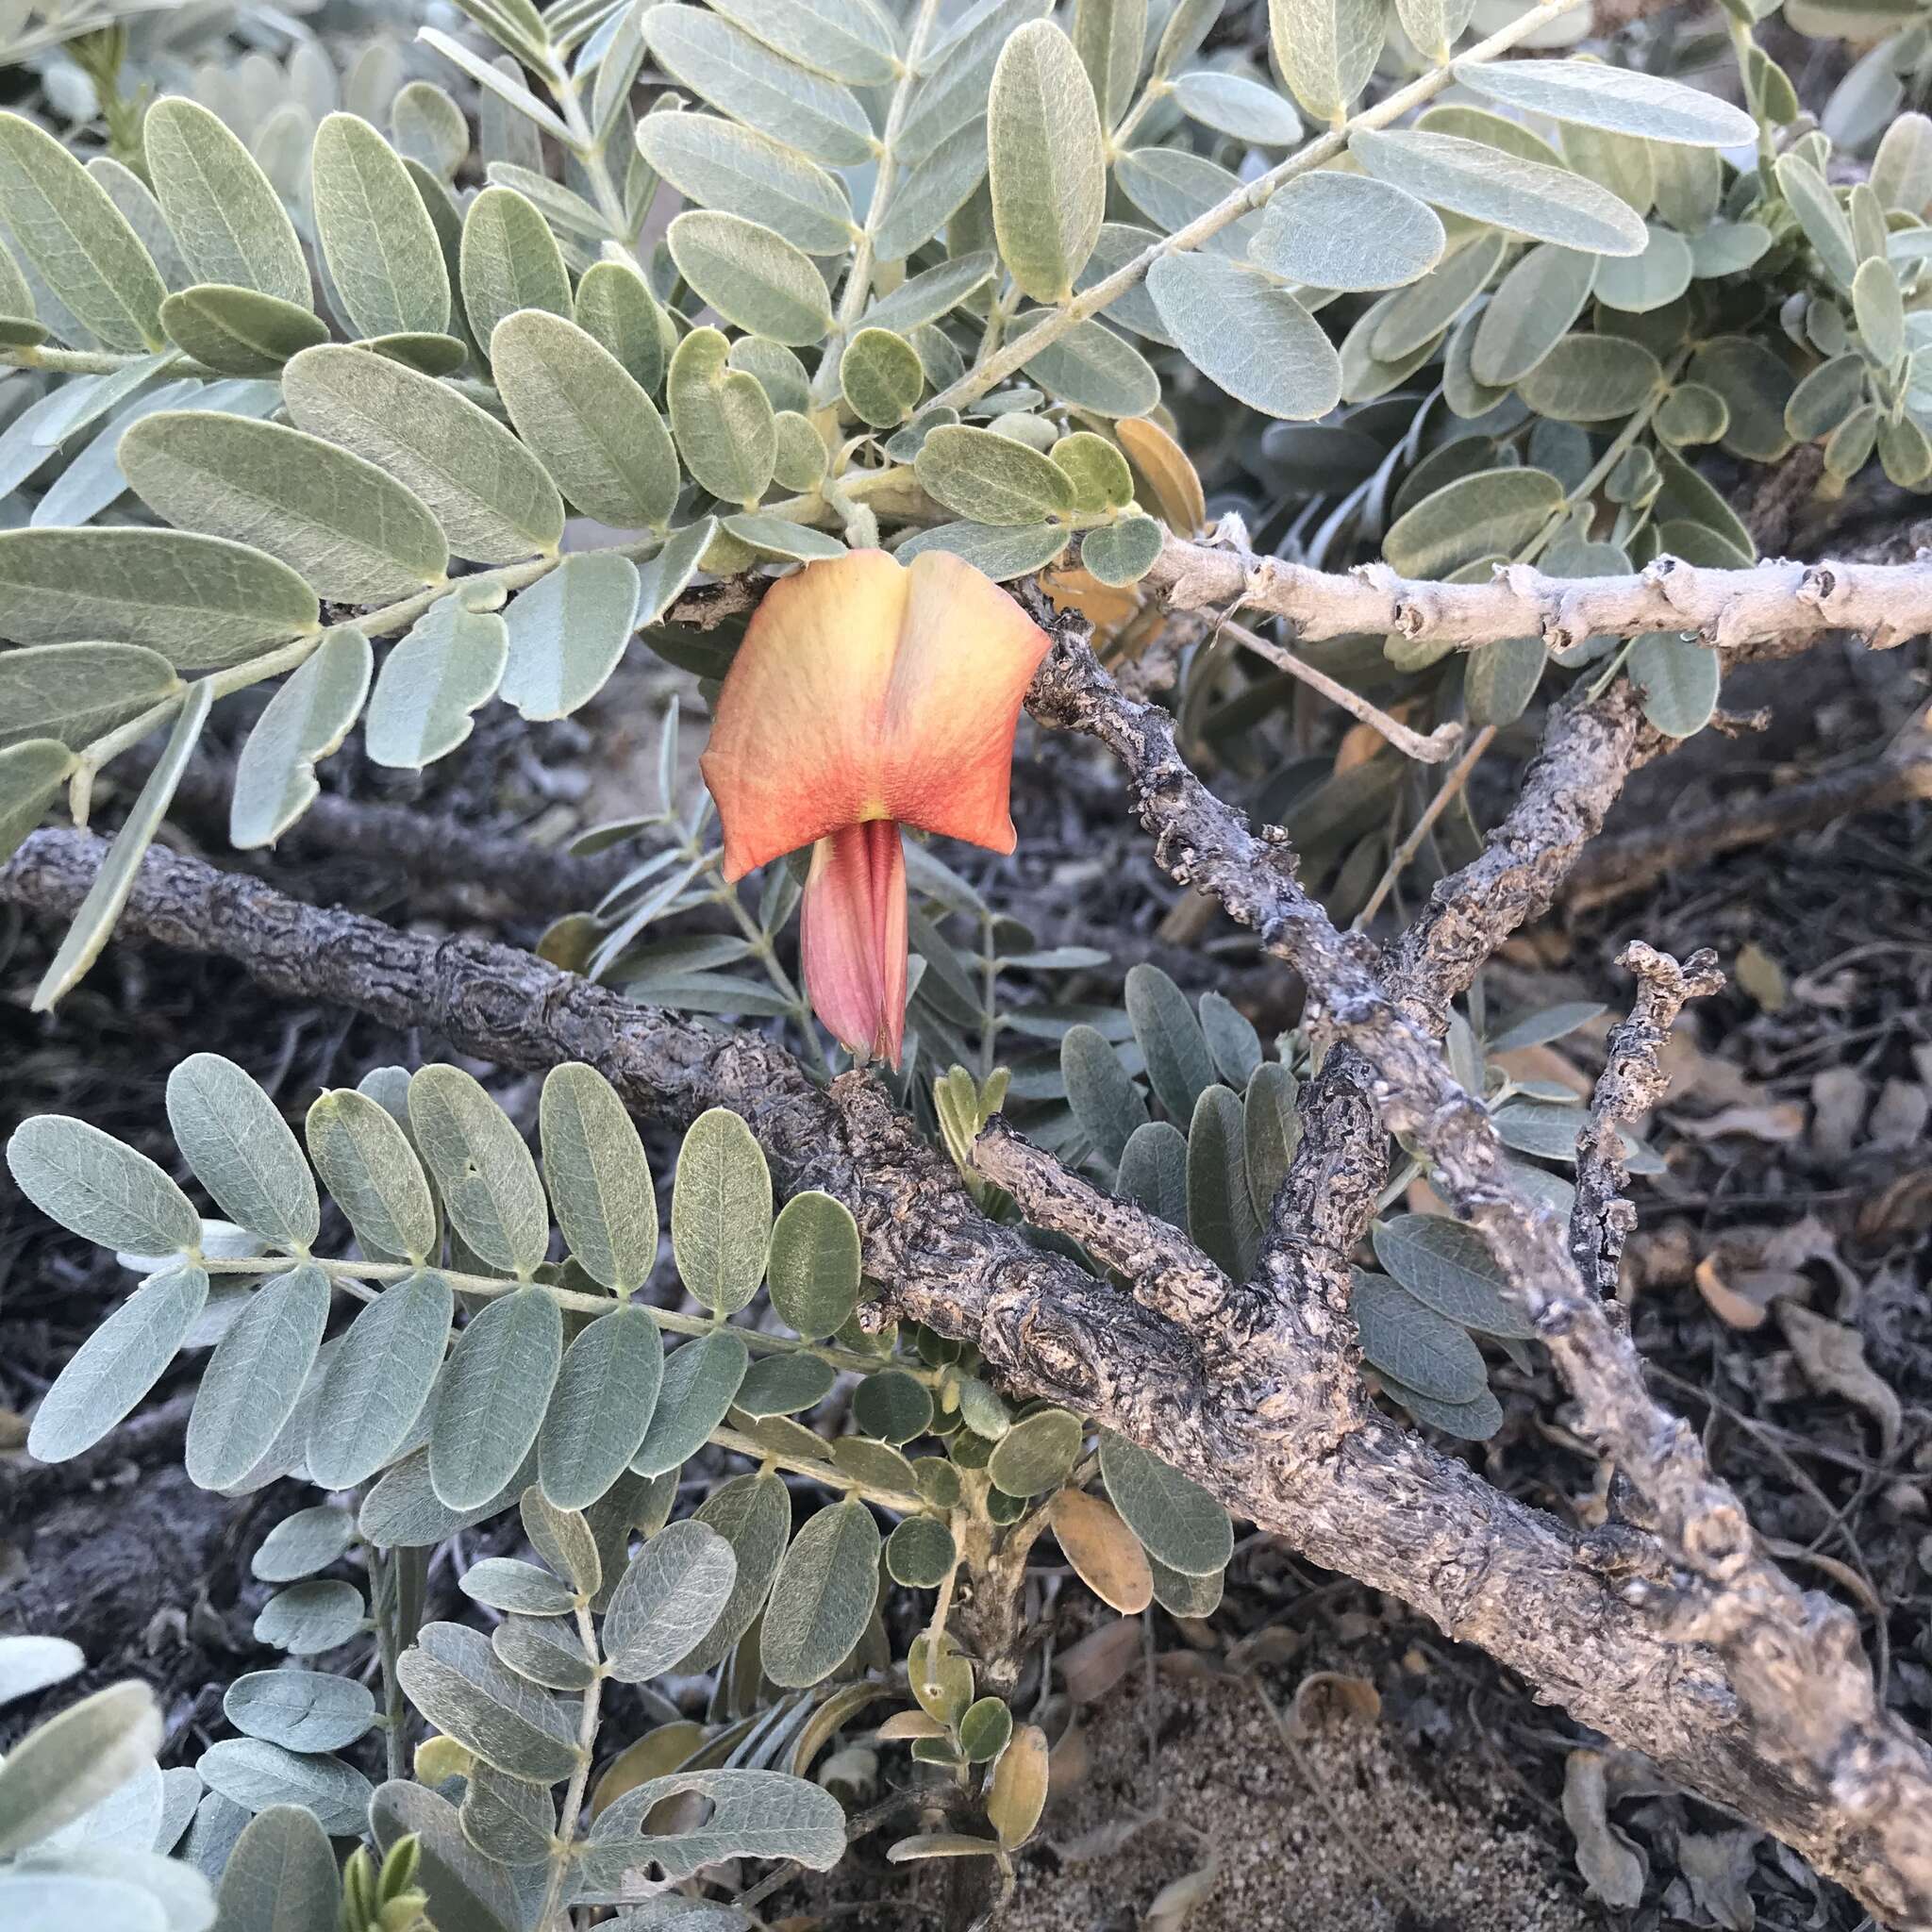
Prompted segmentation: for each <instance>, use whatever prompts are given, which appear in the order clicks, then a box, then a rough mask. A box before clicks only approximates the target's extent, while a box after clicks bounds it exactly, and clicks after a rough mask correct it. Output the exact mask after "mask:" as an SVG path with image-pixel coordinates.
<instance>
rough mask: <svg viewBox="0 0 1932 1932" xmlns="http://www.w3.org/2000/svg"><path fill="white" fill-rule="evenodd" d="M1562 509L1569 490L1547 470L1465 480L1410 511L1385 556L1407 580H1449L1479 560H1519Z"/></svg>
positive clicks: (1387, 542)
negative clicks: (1565, 491) (1517, 555)
mask: <svg viewBox="0 0 1932 1932" xmlns="http://www.w3.org/2000/svg"><path fill="white" fill-rule="evenodd" d="M1562 505H1563V486H1562V485H1561V484H1560V483H1559V482H1557V479H1556V478H1555V477H1554V476H1552V475H1550V474H1549V473H1548V472H1547V471H1545V470H1531V469H1512V470H1485V471H1482V472H1481V473H1479V474H1478V475H1473V476H1459V477H1457V479H1456V481H1454V482H1453V483H1445V484H1444V485H1443V486H1442V488H1441V489H1440V490H1433V491H1430V492H1429V493H1428V495H1426V496H1424V498H1423V499H1422V501H1421V502H1420V503H1416V504H1412V505H1411V506H1410V507H1409V508H1407V509H1406V510H1404V511H1403V513H1402V514H1401V515H1400V516H1399V517H1397V518H1396V520H1395V522H1394V523H1393V524H1392V525H1390V528H1389V532H1388V534H1387V536H1386V537H1384V539H1383V540H1382V554H1383V556H1384V557H1385V558H1388V560H1389V562H1390V563H1391V565H1392V566H1393V568H1394V569H1396V570H1397V571H1399V572H1400V573H1401V574H1402V575H1404V576H1410V577H1441V576H1447V575H1449V573H1450V572H1451V571H1453V570H1456V569H1458V568H1459V567H1460V566H1461V565H1463V564H1465V563H1468V562H1470V561H1472V560H1473V559H1474V558H1479V557H1489V556H1491V555H1497V554H1500V555H1502V556H1505V557H1507V556H1511V555H1513V554H1514V553H1515V552H1516V551H1518V550H1520V549H1521V548H1522V547H1523V545H1524V543H1526V542H1527V541H1529V540H1530V538H1532V537H1534V536H1535V535H1536V534H1537V533H1538V532H1539V531H1540V530H1541V528H1542V527H1543V525H1545V524H1546V523H1547V522H1548V521H1549V520H1550V518H1551V517H1552V516H1553V515H1555V514H1556V512H1557V510H1559V509H1560V508H1562Z"/></svg>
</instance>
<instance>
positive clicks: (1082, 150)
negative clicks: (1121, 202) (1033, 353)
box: [987, 20, 1107, 303]
mask: <svg viewBox="0 0 1932 1932" xmlns="http://www.w3.org/2000/svg"><path fill="white" fill-rule="evenodd" d="M987 153H988V174H989V178H990V180H991V188H992V218H993V228H994V232H995V233H996V234H997V235H998V236H999V242H1000V254H1001V256H1002V257H1003V258H1004V259H1005V261H1006V265H1007V272H1008V275H1011V276H1012V278H1013V279H1014V281H1015V282H1017V283H1018V284H1019V285H1020V287H1021V288H1022V289H1023V290H1024V291H1025V292H1026V293H1027V294H1028V295H1031V296H1032V297H1033V299H1034V300H1035V301H1036V302H1044V303H1060V302H1065V301H1067V300H1069V299H1070V298H1071V297H1072V295H1073V292H1074V282H1075V281H1076V280H1077V279H1078V277H1079V274H1080V271H1081V270H1082V269H1083V268H1085V267H1086V265H1087V258H1088V257H1089V256H1090V255H1091V254H1092V253H1093V244H1094V242H1095V241H1096V240H1098V238H1099V235H1100V224H1101V221H1102V220H1103V218H1104V216H1105V213H1106V203H1107V146H1106V140H1105V137H1104V135H1103V134H1102V131H1101V125H1100V113H1099V109H1098V108H1097V107H1096V106H1095V104H1094V99H1093V85H1092V83H1091V81H1090V80H1089V79H1088V77H1087V70H1086V69H1085V68H1084V67H1083V66H1082V65H1081V64H1080V57H1079V55H1078V54H1077V53H1076V52H1074V43H1073V42H1071V41H1070V40H1068V38H1067V37H1066V35H1065V34H1064V33H1062V32H1061V31H1060V29H1059V28H1058V26H1056V25H1054V24H1053V23H1052V22H1051V21H1046V20H1041V21H1033V22H1030V23H1029V24H1028V25H1025V26H1023V27H1022V28H1021V29H1020V30H1019V32H1017V33H1016V34H1014V35H1013V37H1012V38H1011V39H1010V40H1009V41H1008V42H1007V43H1006V46H1005V47H1004V48H1003V49H1002V50H1001V52H1000V57H999V63H998V65H997V66H996V67H995V68H994V70H993V76H992V89H991V94H990V96H989V98H988V102H987Z"/></svg>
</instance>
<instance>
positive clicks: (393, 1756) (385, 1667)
mask: <svg viewBox="0 0 1932 1932" xmlns="http://www.w3.org/2000/svg"><path fill="white" fill-rule="evenodd" d="M395 1561H396V1558H395V1557H394V1555H393V1553H392V1552H391V1551H388V1550H382V1549H377V1548H375V1546H374V1545H372V1546H371V1547H370V1551H369V1566H370V1569H371V1571H372V1573H373V1574H372V1575H371V1578H370V1582H371V1586H372V1587H371V1590H370V1592H369V1595H370V1602H371V1607H373V1608H374V1609H375V1653H376V1658H377V1661H378V1662H379V1663H380V1665H381V1667H382V1707H383V1749H384V1752H385V1754H386V1762H387V1763H388V1766H389V1774H390V1777H391V1779H392V1780H393V1779H395V1778H402V1777H408V1774H409V1760H408V1755H407V1753H406V1752H405V1751H404V1749H403V1740H404V1736H405V1732H406V1729H407V1726H408V1717H409V1711H408V1705H407V1704H406V1703H405V1702H404V1700H403V1686H402V1681H401V1679H400V1678H399V1677H398V1676H397V1675H396V1654H397V1647H398V1646H397V1643H396V1636H397V1632H396V1627H395V1622H394V1615H393V1612H394V1610H395V1607H396V1603H397V1601H398V1592H399V1591H400V1588H401V1586H400V1582H399V1580H398V1579H397V1577H396V1576H395V1574H394V1566H395ZM385 1573H387V1577H388V1586H389V1587H388V1591H387V1601H385V1591H384V1589H383V1587H382V1582H383V1578H384V1574H385Z"/></svg>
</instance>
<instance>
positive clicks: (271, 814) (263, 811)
mask: <svg viewBox="0 0 1932 1932" xmlns="http://www.w3.org/2000/svg"><path fill="white" fill-rule="evenodd" d="M374 667H375V655H374V653H373V652H372V651H371V650H370V648H369V640H368V639H367V638H365V637H364V636H363V635H362V633H361V632H360V631H359V630H357V629H355V628H354V627H353V626H352V625H336V626H334V627H333V628H332V629H330V630H329V631H328V632H327V634H326V635H325V637H324V639H323V641H322V643H321V645H320V647H319V648H318V649H317V650H316V652H315V655H314V656H313V657H311V658H309V659H308V662H307V663H306V664H304V665H302V666H301V667H300V668H299V669H298V670H297V671H296V672H295V674H294V675H293V676H292V677H291V678H289V679H288V681H287V682H286V683H284V684H283V686H282V687H281V689H280V690H279V691H276V692H275V696H274V697H272V698H271V699H270V700H269V701H268V704H267V706H266V708H264V709H263V711H262V714H261V716H260V717H259V718H258V719H257V721H256V724H255V728H254V729H253V730H252V731H251V732H250V733H249V734H248V739H247V741H246V742H245V743H244V744H243V745H242V756H241V758H238V759H237V760H236V764H235V789H234V793H233V796H232V798H231V799H230V801H229V807H228V840H229V842H230V843H231V844H233V845H234V846H235V847H236V848H237V849H238V850H242V851H247V850H249V849H251V848H254V847H258V846H262V845H273V844H274V843H275V841H276V840H277V839H279V838H280V837H281V835H282V834H283V833H284V832H286V831H287V830H288V829H289V827H290V826H291V825H292V824H294V823H295V821H296V820H297V819H299V818H300V817H301V816H302V814H303V813H304V812H305V811H307V810H308V808H309V806H310V805H311V804H313V803H314V801H315V798H316V795H317V792H318V791H319V789H320V788H319V787H318V786H317V785H316V782H315V767H316V763H317V761H318V760H319V759H322V758H327V757H328V756H329V754H330V753H331V752H333V751H335V750H337V749H338V748H339V747H340V746H341V742H342V741H343V739H345V738H346V737H347V736H348V735H349V728H350V726H351V725H353V724H355V722H356V720H357V719H358V717H359V716H360V715H361V712H362V703H363V700H364V699H365V698H366V697H367V696H368V694H369V680H370V675H371V674H372V672H373V670H374Z"/></svg>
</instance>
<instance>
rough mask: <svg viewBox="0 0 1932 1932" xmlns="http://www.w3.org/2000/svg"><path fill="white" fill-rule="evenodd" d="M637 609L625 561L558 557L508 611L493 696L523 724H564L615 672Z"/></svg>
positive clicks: (600, 555)
mask: <svg viewBox="0 0 1932 1932" xmlns="http://www.w3.org/2000/svg"><path fill="white" fill-rule="evenodd" d="M674 460H675V458H674ZM637 606H638V571H637V566H636V565H635V564H634V563H632V562H631V561H630V559H629V558H626V557H620V556H618V555H617V554H616V553H615V552H614V551H608V550H590V551H582V552H579V553H577V554H575V555H574V556H571V557H566V558H564V559H563V561H562V562H561V563H560V564H559V565H558V567H557V569H555V570H554V571H552V572H551V573H550V574H549V575H547V576H544V577H541V578H539V579H538V581H537V582H536V583H534V584H532V585H531V586H530V588H529V589H528V590H527V591H524V592H523V593H522V594H521V595H520V596H519V597H518V598H517V599H516V600H515V602H514V603H512V604H511V605H510V607H509V612H508V618H507V619H506V623H507V624H508V631H509V657H508V662H507V663H506V665H505V667H504V673H503V682H502V684H501V686H500V687H499V689H498V691H497V695H498V696H499V697H501V698H502V699H503V701H504V702H505V703H506V704H510V705H514V706H516V708H518V710H520V711H521V712H522V713H523V714H524V716H525V718H531V719H542V718H567V717H569V716H570V714H571V713H572V712H573V711H575V710H576V709H577V708H578V707H579V706H581V705H585V704H588V703H589V702H590V700H591V698H593V697H595V696H596V694H597V693H598V691H601V690H602V689H603V688H604V684H605V680H606V679H608V677H609V675H610V674H611V673H612V672H613V671H614V670H616V668H617V666H618V663H619V661H620V660H621V659H622V658H623V656H624V652H625V646H626V645H627V644H628V643H629V642H630V637H631V629H632V625H633V624H634V622H635V619H636V615H637Z"/></svg>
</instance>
